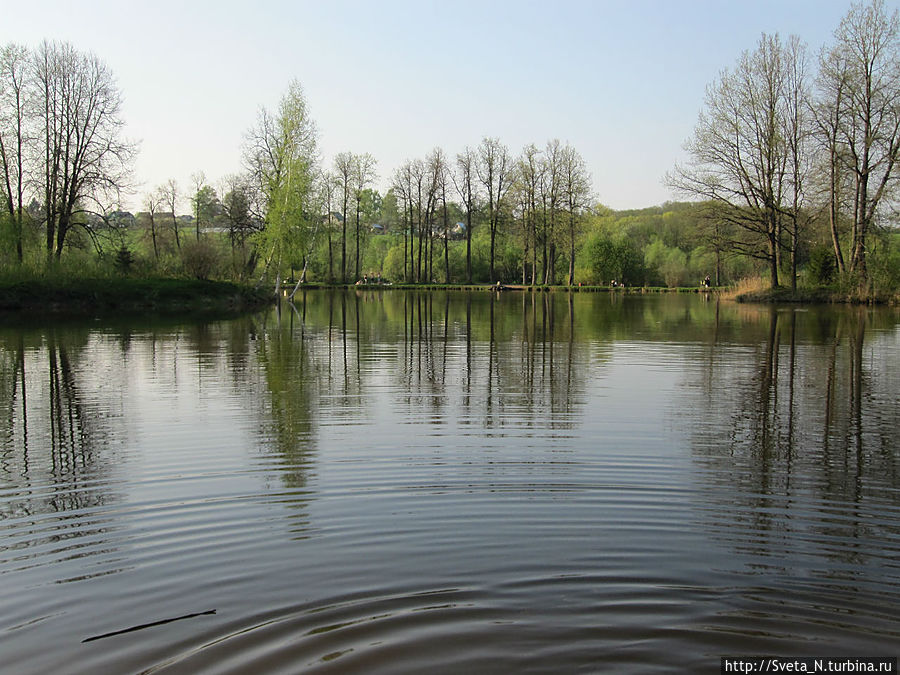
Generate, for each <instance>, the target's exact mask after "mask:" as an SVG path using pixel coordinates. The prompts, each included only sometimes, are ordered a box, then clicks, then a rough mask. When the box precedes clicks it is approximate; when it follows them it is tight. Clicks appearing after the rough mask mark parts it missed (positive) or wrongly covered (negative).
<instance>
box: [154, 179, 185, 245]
mask: <svg viewBox="0 0 900 675" xmlns="http://www.w3.org/2000/svg"><path fill="white" fill-rule="evenodd" d="M159 190H160V194H161V196H162V201H163V204H165V207H166V208H167V209H169V215H171V216H172V233H173V234H174V235H175V246H176V247H177V248H178V250H179V251H180V250H181V236H180V235H179V234H178V181H176V180H175V179H174V178H170V179H169V180H168V181H166V183H165V184H164V185H162V186H160V188H159Z"/></svg>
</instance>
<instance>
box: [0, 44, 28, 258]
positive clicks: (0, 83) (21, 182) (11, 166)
mask: <svg viewBox="0 0 900 675" xmlns="http://www.w3.org/2000/svg"><path fill="white" fill-rule="evenodd" d="M28 59H29V56H28V50H27V49H26V48H25V47H22V46H20V45H15V44H9V45H6V46H5V47H3V48H2V50H0V175H2V180H3V186H2V187H3V194H4V196H5V197H6V199H5V200H4V201H5V203H4V206H5V207H6V211H7V213H8V214H9V220H10V223H11V224H12V225H13V228H14V230H15V245H16V259H17V260H18V261H19V262H20V263H21V262H22V259H23V251H22V218H23V216H24V212H25V210H24V208H23V205H22V199H23V194H24V186H25V169H24V164H25V158H24V153H25V150H26V129H25V123H26V116H27V107H26V106H27V104H28V99H29V96H28V92H27V84H28V66H29V63H28Z"/></svg>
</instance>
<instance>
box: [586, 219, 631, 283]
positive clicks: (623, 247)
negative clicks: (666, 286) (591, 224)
mask: <svg viewBox="0 0 900 675" xmlns="http://www.w3.org/2000/svg"><path fill="white" fill-rule="evenodd" d="M582 251H583V256H584V267H586V268H587V269H589V270H590V272H591V278H590V281H591V283H593V284H595V285H604V284H608V283H610V282H611V281H612V280H615V281H616V282H617V283H624V284H626V285H629V286H640V285H642V284H643V283H644V277H645V274H644V265H643V262H642V259H641V258H642V256H641V253H640V251H639V250H638V249H637V247H636V246H635V245H634V244H633V242H631V241H630V240H628V239H626V238H624V237H621V238H618V239H614V238H612V237H610V236H609V235H608V234H605V233H603V232H594V233H592V234H591V235H589V236H588V239H587V241H586V242H585V244H584V247H583V249H582Z"/></svg>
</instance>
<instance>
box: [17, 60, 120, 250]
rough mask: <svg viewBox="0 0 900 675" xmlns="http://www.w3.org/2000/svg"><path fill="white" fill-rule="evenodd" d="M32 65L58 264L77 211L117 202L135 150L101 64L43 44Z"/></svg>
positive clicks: (51, 242) (51, 241)
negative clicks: (125, 134) (127, 138)
mask: <svg viewBox="0 0 900 675" xmlns="http://www.w3.org/2000/svg"><path fill="white" fill-rule="evenodd" d="M33 64H34V65H33V68H34V74H35V84H36V103H37V112H36V116H37V124H38V133H39V137H40V143H41V145H42V146H43V147H42V162H41V163H42V164H43V170H42V175H41V183H42V185H41V188H42V192H43V196H44V205H45V214H44V215H45V220H46V228H47V255H48V257H51V256H52V255H54V253H55V256H56V258H57V259H58V258H59V257H60V256H61V255H62V251H63V247H64V245H65V243H66V235H67V234H68V233H69V231H70V230H71V228H72V227H73V226H74V224H75V219H74V218H75V216H76V214H77V213H78V212H80V211H86V210H88V208H89V207H90V206H91V205H93V206H94V209H95V211H94V212H95V213H103V212H104V211H105V210H106V207H107V206H108V204H109V203H111V202H113V201H118V200H119V195H120V192H121V191H122V189H123V188H124V187H126V183H127V180H128V177H129V169H130V164H131V161H132V159H133V156H134V150H135V146H134V144H133V143H130V142H127V141H125V140H123V139H122V137H121V131H122V127H123V124H124V122H123V120H122V119H121V117H120V108H121V95H120V93H119V90H118V88H117V87H116V84H115V81H114V78H113V75H112V73H111V72H110V70H109V69H108V68H107V67H106V64H104V63H103V62H102V61H101V60H100V59H98V58H97V57H96V56H94V55H93V54H86V53H82V52H79V51H78V50H76V49H75V48H74V47H73V46H72V45H70V44H68V43H65V42H43V43H42V44H41V45H40V47H38V49H37V51H36V53H35V54H34V59H33Z"/></svg>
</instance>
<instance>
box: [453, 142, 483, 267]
mask: <svg viewBox="0 0 900 675" xmlns="http://www.w3.org/2000/svg"><path fill="white" fill-rule="evenodd" d="M477 162H478V157H477V154H476V153H475V151H474V150H472V149H471V148H468V147H467V148H466V149H465V150H463V151H462V152H461V153H459V154H458V155H457V156H456V172H455V173H453V174H452V176H453V184H454V185H455V186H456V191H457V193H458V194H459V198H460V199H461V200H462V203H463V208H465V210H466V283H467V284H471V283H472V227H473V225H474V215H475V209H476V208H477V200H478V172H477Z"/></svg>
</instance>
